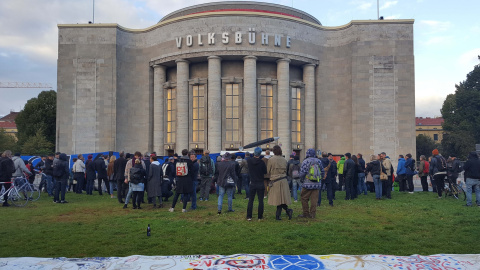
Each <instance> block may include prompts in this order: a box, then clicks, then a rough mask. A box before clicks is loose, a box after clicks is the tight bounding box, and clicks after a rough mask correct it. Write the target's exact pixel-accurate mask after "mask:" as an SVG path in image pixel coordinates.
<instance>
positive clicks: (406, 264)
mask: <svg viewBox="0 0 480 270" xmlns="http://www.w3.org/2000/svg"><path fill="white" fill-rule="evenodd" d="M0 269H42V270H50V269H51V270H60V269H72V270H75V269H79V270H80V269H96V270H113V269H157V270H162V269H188V270H196V269H199V270H200V269H208V270H235V269H281V270H294V269H332V270H334V269H335V270H347V269H369V270H377V269H378V270H387V269H395V270H397V269H398V270H470V269H471V270H478V269H480V254H471V255H461V254H460V255H459V254H456V255H431V256H420V255H412V256H391V255H355V256H352V255H341V254H333V255H266V254H236V255H230V256H222V255H191V256H136V255H135V256H129V257H109V258H103V257H95V258H82V259H72V258H29V257H23V258H0Z"/></svg>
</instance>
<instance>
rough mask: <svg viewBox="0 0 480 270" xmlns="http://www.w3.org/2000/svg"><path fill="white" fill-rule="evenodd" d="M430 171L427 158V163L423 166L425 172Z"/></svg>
mask: <svg viewBox="0 0 480 270" xmlns="http://www.w3.org/2000/svg"><path fill="white" fill-rule="evenodd" d="M429 172H430V163H428V161H426V160H425V165H424V167H423V173H425V174H428V173H429Z"/></svg>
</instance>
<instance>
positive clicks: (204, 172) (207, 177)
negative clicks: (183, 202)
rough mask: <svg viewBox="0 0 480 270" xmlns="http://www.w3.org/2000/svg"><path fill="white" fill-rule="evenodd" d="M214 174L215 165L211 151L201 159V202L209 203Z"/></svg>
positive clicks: (206, 151)
mask: <svg viewBox="0 0 480 270" xmlns="http://www.w3.org/2000/svg"><path fill="white" fill-rule="evenodd" d="M214 173H215V163H214V162H213V159H212V158H210V151H209V150H205V152H204V154H203V156H202V157H201V158H200V199H199V200H200V201H208V198H209V195H210V186H211V185H212V179H213V175H214Z"/></svg>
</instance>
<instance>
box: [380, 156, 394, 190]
mask: <svg viewBox="0 0 480 270" xmlns="http://www.w3.org/2000/svg"><path fill="white" fill-rule="evenodd" d="M380 158H381V162H382V165H383V167H384V168H385V171H386V173H387V177H388V179H387V181H382V191H384V192H385V197H387V199H391V198H392V182H393V176H392V175H393V166H392V162H391V161H390V158H388V156H387V154H386V153H385V152H382V153H381V154H380Z"/></svg>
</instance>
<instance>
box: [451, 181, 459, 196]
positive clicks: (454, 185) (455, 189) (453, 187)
mask: <svg viewBox="0 0 480 270" xmlns="http://www.w3.org/2000/svg"><path fill="white" fill-rule="evenodd" d="M451 187H452V195H453V197H455V199H457V200H458V187H457V185H456V184H452V185H451Z"/></svg>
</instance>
